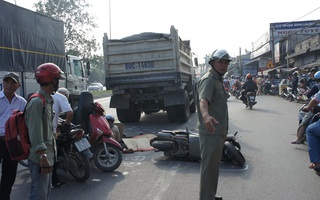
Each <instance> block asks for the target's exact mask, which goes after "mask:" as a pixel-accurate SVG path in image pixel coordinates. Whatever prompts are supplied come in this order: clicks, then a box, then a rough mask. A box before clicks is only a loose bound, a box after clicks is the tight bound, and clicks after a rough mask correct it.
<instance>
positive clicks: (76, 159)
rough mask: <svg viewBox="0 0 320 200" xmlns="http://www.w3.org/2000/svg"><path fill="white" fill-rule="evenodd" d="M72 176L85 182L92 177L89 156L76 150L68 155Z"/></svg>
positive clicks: (69, 169)
mask: <svg viewBox="0 0 320 200" xmlns="http://www.w3.org/2000/svg"><path fill="white" fill-rule="evenodd" d="M68 159H69V162H70V163H69V168H68V171H69V173H70V174H71V176H72V177H73V178H74V179H76V180H77V181H81V182H85V181H86V180H88V178H89V177H90V173H91V168H90V163H89V160H88V158H87V157H86V156H85V155H83V154H82V153H79V152H76V153H72V154H69V155H68Z"/></svg>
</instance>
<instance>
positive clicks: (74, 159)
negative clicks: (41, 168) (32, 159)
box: [19, 119, 92, 182]
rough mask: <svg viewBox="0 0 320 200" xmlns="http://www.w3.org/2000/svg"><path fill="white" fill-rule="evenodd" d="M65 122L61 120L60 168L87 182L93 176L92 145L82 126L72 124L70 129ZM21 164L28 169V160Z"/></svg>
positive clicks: (59, 127)
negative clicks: (91, 163) (91, 165)
mask: <svg viewBox="0 0 320 200" xmlns="http://www.w3.org/2000/svg"><path fill="white" fill-rule="evenodd" d="M62 124H63V120H62V119H59V122H58V130H59V131H60V132H61V134H59V135H58V137H57V139H56V142H57V162H58V168H60V169H62V170H63V171H65V172H69V173H70V174H71V176H72V177H74V178H75V179H76V180H77V181H81V182H85V181H86V180H88V178H89V177H90V174H91V167H90V163H89V160H88V159H89V158H91V157H92V153H91V152H90V150H89V148H90V146H91V145H90V144H89V142H88V139H87V137H86V136H85V135H84V131H83V130H82V129H81V126H80V125H78V126H76V125H74V124H71V126H70V127H65V126H63V125H62ZM19 164H20V165H22V166H24V167H28V160H20V161H19Z"/></svg>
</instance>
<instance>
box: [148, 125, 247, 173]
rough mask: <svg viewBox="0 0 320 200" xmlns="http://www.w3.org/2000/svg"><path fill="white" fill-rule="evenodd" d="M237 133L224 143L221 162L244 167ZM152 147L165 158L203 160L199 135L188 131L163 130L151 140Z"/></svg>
mask: <svg viewBox="0 0 320 200" xmlns="http://www.w3.org/2000/svg"><path fill="white" fill-rule="evenodd" d="M236 135H237V132H236V133H235V134H234V135H232V134H228V135H227V139H226V141H225V142H224V147H223V154H222V157H221V162H230V161H232V162H234V163H236V164H237V165H239V166H241V167H242V166H244V164H245V162H246V161H245V158H244V156H243V155H242V153H241V151H240V150H241V146H240V144H239V142H238V141H237V140H236ZM150 145H151V146H152V147H154V148H155V149H157V151H163V152H164V155H165V156H168V157H174V158H188V159H190V160H192V161H197V160H200V159H201V156H200V144H199V134H198V133H194V132H190V131H189V130H188V129H186V130H172V131H171V130H162V131H161V132H158V133H157V134H156V137H155V138H153V139H151V140H150Z"/></svg>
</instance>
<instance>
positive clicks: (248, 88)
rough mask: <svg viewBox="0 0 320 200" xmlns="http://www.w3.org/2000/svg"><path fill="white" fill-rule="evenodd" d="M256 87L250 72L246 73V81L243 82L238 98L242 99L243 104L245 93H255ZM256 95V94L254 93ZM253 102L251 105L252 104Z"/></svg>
mask: <svg viewBox="0 0 320 200" xmlns="http://www.w3.org/2000/svg"><path fill="white" fill-rule="evenodd" d="M257 89H258V86H257V84H256V82H254V81H253V80H252V75H251V74H250V73H248V74H247V75H246V81H245V83H244V84H243V85H242V91H241V97H240V100H242V102H243V103H244V104H246V105H247V97H246V95H247V93H248V92H254V93H256V90H257ZM255 95H256V94H255ZM256 103H257V102H254V104H256ZM254 104H253V105H254ZM247 106H248V105H247Z"/></svg>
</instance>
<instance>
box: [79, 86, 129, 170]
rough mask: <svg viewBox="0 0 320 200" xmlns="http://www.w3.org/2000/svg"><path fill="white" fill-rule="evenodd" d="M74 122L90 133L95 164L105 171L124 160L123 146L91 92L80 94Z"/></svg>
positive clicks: (112, 168) (115, 166) (114, 167)
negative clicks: (117, 139) (114, 134)
mask: <svg viewBox="0 0 320 200" xmlns="http://www.w3.org/2000/svg"><path fill="white" fill-rule="evenodd" d="M73 122H75V123H79V124H81V126H82V127H83V128H84V130H85V133H86V134H87V135H88V137H89V138H90V139H89V143H90V144H91V148H90V150H91V151H92V152H93V154H94V164H95V166H96V167H97V168H98V169H99V170H101V171H103V172H111V171H114V170H115V169H117V168H118V167H119V166H120V164H121V162H122V151H123V148H122V146H121V145H120V144H119V143H118V142H117V141H116V140H115V139H113V138H112V134H113V133H112V131H111V129H110V126H109V123H108V122H107V120H106V118H105V115H104V108H103V106H102V105H101V104H99V103H98V102H93V96H92V94H91V93H90V92H82V93H81V94H80V98H79V103H78V107H77V108H76V109H75V111H74V117H73Z"/></svg>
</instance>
